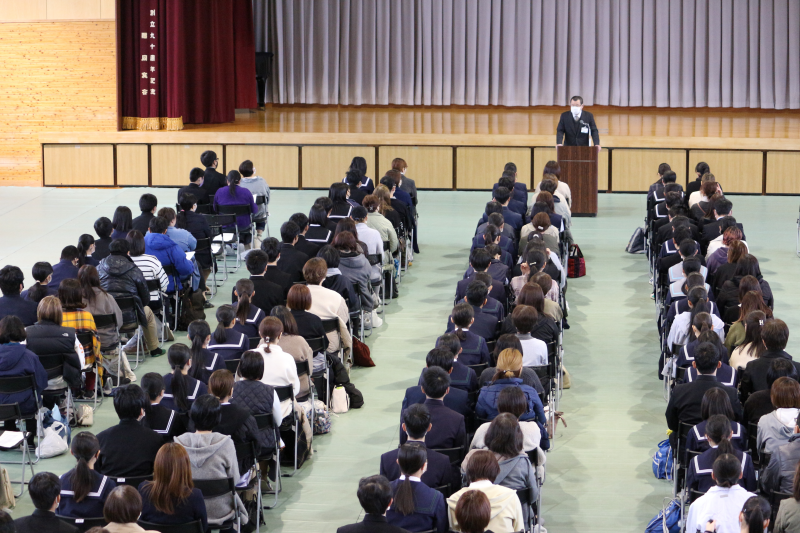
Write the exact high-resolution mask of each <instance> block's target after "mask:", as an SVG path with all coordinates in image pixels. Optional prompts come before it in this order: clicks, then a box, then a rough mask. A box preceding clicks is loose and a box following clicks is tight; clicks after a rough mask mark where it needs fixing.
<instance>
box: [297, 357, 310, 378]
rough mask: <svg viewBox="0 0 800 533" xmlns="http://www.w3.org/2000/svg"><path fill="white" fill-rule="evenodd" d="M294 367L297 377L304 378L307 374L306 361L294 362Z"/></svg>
mask: <svg viewBox="0 0 800 533" xmlns="http://www.w3.org/2000/svg"><path fill="white" fill-rule="evenodd" d="M294 366H295V368H296V369H297V376H298V377H300V376H305V375H307V374H308V362H306V361H295V362H294Z"/></svg>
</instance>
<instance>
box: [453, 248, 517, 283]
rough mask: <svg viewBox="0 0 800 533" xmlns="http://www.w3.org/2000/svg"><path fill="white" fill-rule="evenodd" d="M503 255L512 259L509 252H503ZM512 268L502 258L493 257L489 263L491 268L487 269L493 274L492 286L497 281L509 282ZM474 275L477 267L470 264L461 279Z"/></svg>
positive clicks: (487, 271) (488, 272)
mask: <svg viewBox="0 0 800 533" xmlns="http://www.w3.org/2000/svg"><path fill="white" fill-rule="evenodd" d="M503 257H505V258H506V259H509V260H510V259H511V256H510V255H509V254H508V252H503ZM512 266H513V265H512ZM510 270H511V268H509V265H508V264H507V263H506V262H504V261H503V260H502V259H492V261H491V262H490V263H489V268H487V269H486V273H487V274H489V275H490V276H492V286H494V282H495V281H497V282H500V283H502V284H503V285H505V284H506V283H508V273H509V271H510ZM474 276H475V269H474V268H472V267H471V266H470V267H467V270H466V271H465V272H464V277H462V278H461V279H462V280H465V279H471V278H473V277H474ZM467 285H469V284H467ZM465 292H466V290H465Z"/></svg>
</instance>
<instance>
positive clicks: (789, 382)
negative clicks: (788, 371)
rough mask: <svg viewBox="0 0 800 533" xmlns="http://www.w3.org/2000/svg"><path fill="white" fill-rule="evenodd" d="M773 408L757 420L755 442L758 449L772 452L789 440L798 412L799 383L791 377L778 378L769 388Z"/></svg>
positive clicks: (799, 398) (799, 399)
mask: <svg viewBox="0 0 800 533" xmlns="http://www.w3.org/2000/svg"><path fill="white" fill-rule="evenodd" d="M770 396H771V398H772V405H774V406H775V410H774V411H772V412H771V413H769V414H766V415H764V416H762V417H761V420H759V421H758V436H757V439H756V442H757V444H758V449H759V450H764V451H765V452H767V453H769V454H774V453H775V452H777V451H778V448H780V447H781V446H783V445H784V444H786V443H787V442H789V439H790V438H791V437H792V435H793V434H794V427H795V424H796V422H797V415H798V413H800V409H798V407H800V383H798V382H797V381H795V380H793V379H792V378H786V377H783V378H778V379H776V380H775V383H773V384H772V388H771V389H770Z"/></svg>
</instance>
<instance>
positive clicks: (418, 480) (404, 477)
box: [400, 474, 422, 483]
mask: <svg viewBox="0 0 800 533" xmlns="http://www.w3.org/2000/svg"><path fill="white" fill-rule="evenodd" d="M405 479H406V476H404V475H403V474H400V481H404V480H405ZM408 479H410V480H411V481H416V482H417V483H421V482H422V480H421V479H420V478H418V477H414V476H408Z"/></svg>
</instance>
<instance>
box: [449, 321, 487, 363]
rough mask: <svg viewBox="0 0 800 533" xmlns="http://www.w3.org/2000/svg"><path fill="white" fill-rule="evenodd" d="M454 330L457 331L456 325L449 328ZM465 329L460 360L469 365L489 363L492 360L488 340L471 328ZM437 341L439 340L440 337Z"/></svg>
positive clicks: (450, 330) (451, 330)
mask: <svg viewBox="0 0 800 533" xmlns="http://www.w3.org/2000/svg"><path fill="white" fill-rule="evenodd" d="M450 325H451V326H452V325H453V323H452V322H450ZM473 326H474V324H473ZM453 331H455V327H453V328H448V331H447V332H448V333H452V332H453ZM463 331H464V333H465V334H466V338H465V339H464V340H463V341H461V355H459V357H461V359H459V362H460V363H461V364H463V365H467V366H469V365H481V364H489V363H490V362H491V360H490V358H489V357H490V355H489V347H488V346H487V344H486V340H485V339H484V338H483V337H481V336H480V335H477V334H475V333H474V332H473V331H471V330H469V329H465V330H463ZM436 341H437V342H438V341H439V339H437V340H436Z"/></svg>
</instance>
